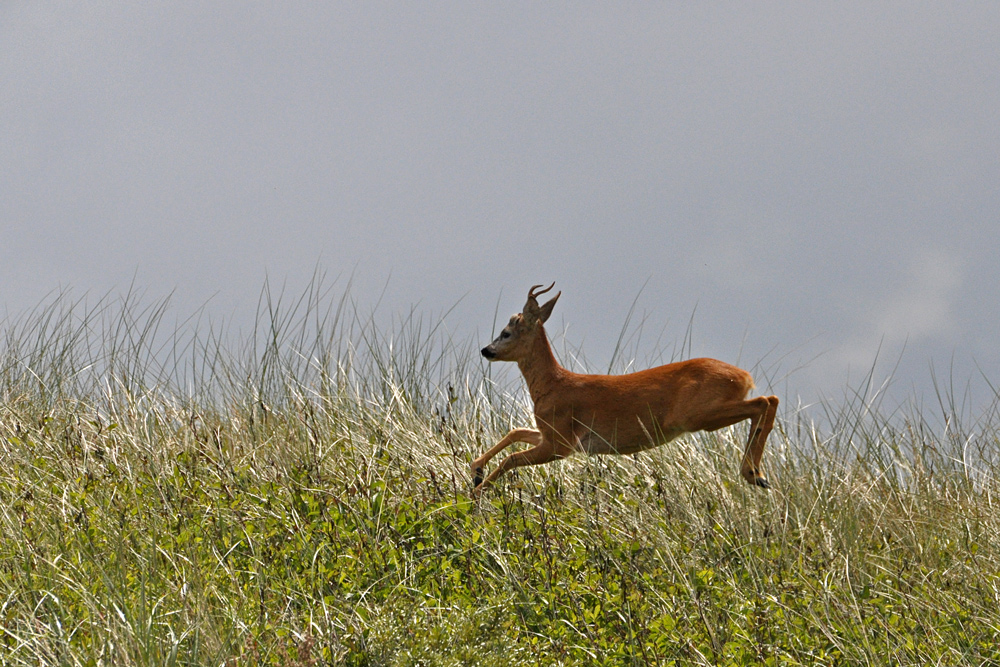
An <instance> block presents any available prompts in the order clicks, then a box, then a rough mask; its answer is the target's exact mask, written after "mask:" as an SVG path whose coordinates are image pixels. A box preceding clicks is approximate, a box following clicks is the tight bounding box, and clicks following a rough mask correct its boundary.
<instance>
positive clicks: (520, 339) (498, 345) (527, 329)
mask: <svg viewBox="0 0 1000 667" xmlns="http://www.w3.org/2000/svg"><path fill="white" fill-rule="evenodd" d="M553 286H555V283H552V284H551V285H549V286H548V287H546V288H545V289H543V290H539V289H538V288H539V287H541V285H535V286H534V287H532V288H531V289H530V290H528V300H527V301H526V302H525V304H524V310H523V311H522V312H520V313H518V314H517V315H514V316H513V317H511V318H510V322H508V323H507V326H505V327H504V328H503V330H501V331H500V335H498V336H497V337H496V339H495V340H494V341H493V342H492V343H490V344H489V345H487V346H486V347H484V348H483V349H482V350H481V352H482V355H483V356H484V357H486V358H487V359H489V360H490V361H517V360H518V359H521V358H522V357H524V356H525V355H527V354H528V353H529V352H530V350H531V347H532V344H533V342H534V340H535V337H536V336H538V334H539V333H540V332H541V331H542V325H543V324H545V321H546V320H548V319H549V315H551V314H552V308H553V307H555V305H556V301H557V300H558V299H559V297H560V295H562V292H559V293H558V294H556V295H555V296H554V297H552V298H551V299H549V300H548V301H547V302H545V304H544V305H542V306H539V305H538V297H539V296H541V295H542V294H545V293H546V292H548V291H549V290H551V289H552V287H553Z"/></svg>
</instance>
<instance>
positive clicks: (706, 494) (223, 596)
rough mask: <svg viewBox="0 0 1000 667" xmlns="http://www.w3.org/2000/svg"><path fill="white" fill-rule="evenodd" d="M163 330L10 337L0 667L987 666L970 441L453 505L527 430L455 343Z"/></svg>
mask: <svg viewBox="0 0 1000 667" xmlns="http://www.w3.org/2000/svg"><path fill="white" fill-rule="evenodd" d="M327 304H332V305H327ZM166 306H167V304H166V303H165V302H157V303H155V304H153V305H151V306H145V305H143V303H142V299H141V298H138V297H136V296H135V295H129V296H127V297H125V298H123V299H121V300H117V301H116V300H111V299H105V300H100V301H99V302H98V303H97V304H96V305H88V304H86V303H85V302H83V301H78V302H75V303H74V302H72V301H70V300H69V299H68V298H67V297H65V296H64V297H60V298H56V299H54V300H52V301H51V302H50V303H48V304H47V305H44V306H42V307H39V309H38V310H36V311H35V312H33V313H28V314H25V315H23V316H20V317H19V318H17V319H15V320H11V321H8V322H6V323H5V324H4V336H5V341H4V344H3V345H4V347H3V350H2V355H3V356H2V357H0V393H2V394H0V399H2V401H0V511H2V528H0V531H2V539H0V658H2V659H0V663H2V664H4V665H39V664H45V665H63V664H65V665H112V664H113V665H133V664H134V665H257V664H270V665H322V664H337V665H341V664H342V665H478V664H483V665H521V664H524V665H551V664H566V665H578V664H588V665H590V664H592V665H631V664H634V665H671V664H677V665H681V664H683V665H697V664H704V665H715V664H733V665H751V664H752V665H756V664H775V665H777V664H782V665H786V664H791V665H794V664H805V665H813V664H817V665H863V664H873V665H927V664H936V665H970V664H971V665H987V664H989V665H992V664H1000V612H998V609H1000V519H998V512H997V510H996V508H995V507H994V500H995V499H996V498H997V497H998V492H1000V488H998V483H997V474H996V473H997V457H996V451H997V446H998V436H1000V429H998V428H997V427H996V426H995V425H994V424H993V423H992V421H990V420H985V419H984V420H983V421H980V422H974V423H973V425H972V426H970V427H968V428H965V427H962V426H961V425H960V424H958V423H957V421H956V420H957V417H956V416H955V415H954V414H952V413H950V412H948V410H947V405H948V404H947V402H943V404H944V405H945V407H946V410H945V412H946V413H947V414H946V416H947V417H948V418H949V420H948V421H947V422H946V424H945V425H943V426H940V427H935V426H933V424H934V423H936V422H935V420H932V419H931V418H930V417H929V416H928V415H920V414H916V415H907V414H904V413H893V414H892V415H890V416H883V415H881V414H880V412H879V410H878V402H877V397H876V399H875V400H873V399H872V398H871V397H869V396H867V395H866V394H865V393H864V392H859V393H857V394H849V395H848V398H846V399H845V400H843V401H842V402H841V403H840V404H837V405H833V404H828V405H825V406H816V407H814V408H812V409H811V410H809V411H798V412H796V411H793V410H790V409H789V408H788V407H787V406H788V405H789V402H788V401H786V402H785V403H784V408H785V409H784V412H783V413H782V415H781V420H780V423H779V426H778V428H776V429H775V432H774V433H773V434H772V436H771V439H770V441H769V448H768V451H767V453H766V455H765V466H766V473H767V474H768V476H769V477H770V478H771V481H772V483H773V484H774V486H775V488H774V489H773V490H772V491H770V492H762V491H760V490H757V489H753V488H750V487H748V486H747V485H745V484H744V483H743V482H742V480H741V479H740V477H739V472H738V458H739V453H740V452H741V441H742V439H743V438H744V437H745V431H746V426H745V425H744V426H743V427H735V428H733V429H731V430H725V431H721V432H718V433H715V434H697V435H692V436H687V437H684V438H682V439H679V440H677V441H675V442H673V443H669V444H668V445H666V446H664V447H662V448H659V449H657V450H654V451H652V452H647V453H643V454H640V455H638V456H634V457H622V458H616V457H596V458H585V457H575V458H572V459H569V460H566V461H562V462H559V463H555V464H551V465H548V466H544V467H541V468H537V469H530V470H521V471H518V472H517V473H512V474H511V475H509V476H507V477H505V478H503V479H502V481H501V483H499V484H498V485H497V486H496V487H494V488H493V489H491V490H490V491H488V492H487V493H486V494H485V496H484V499H483V501H482V502H481V503H478V504H477V503H475V502H473V501H472V500H471V499H470V497H469V491H470V480H469V476H468V467H467V466H468V462H469V460H471V458H473V457H474V456H476V455H478V454H479V453H480V452H481V451H482V450H484V449H485V448H487V447H488V446H489V445H491V444H492V443H493V442H495V441H496V440H497V439H498V438H499V437H501V436H502V435H503V433H505V431H506V430H507V429H508V428H510V427H511V426H515V425H526V424H528V423H530V416H529V409H528V406H526V405H524V404H523V403H522V402H521V400H520V399H519V398H518V397H519V396H521V394H520V393H519V391H518V385H517V384H516V383H512V384H510V385H509V386H507V385H503V384H500V385H498V384H497V383H496V382H495V381H493V380H491V378H490V376H489V375H487V374H484V373H486V372H487V369H485V368H484V367H483V366H481V365H480V364H479V361H478V359H476V354H475V347H474V346H473V345H472V343H471V342H469V343H457V342H455V341H453V340H451V339H450V338H449V337H448V335H447V334H446V332H445V331H444V330H443V328H442V327H441V326H439V325H437V324H436V323H435V322H434V321H430V320H427V319H426V318H421V317H420V316H419V315H417V314H415V313H411V314H410V315H409V316H407V317H405V318H401V319H397V320H396V321H393V322H391V323H389V324H385V325H382V326H381V327H379V326H376V325H375V324H374V320H373V318H370V317H365V316H363V315H362V314H360V313H359V312H358V309H357V308H356V307H355V306H354V304H352V303H351V302H350V300H349V299H346V298H344V299H339V300H338V299H334V298H331V295H330V294H329V292H328V291H324V290H322V289H319V288H317V287H314V288H312V289H311V290H310V291H309V292H307V293H306V294H305V295H303V297H302V298H301V299H299V300H293V301H291V302H288V301H287V299H282V298H281V297H275V298H272V296H271V295H270V294H269V292H267V291H266V290H265V293H264V297H263V298H262V301H261V308H260V312H259V317H258V325H257V328H256V331H254V332H251V333H250V334H248V335H247V336H245V337H240V336H239V335H235V334H230V333H228V332H227V331H226V330H225V328H214V329H213V326H212V325H211V324H205V323H204V322H201V323H199V322H198V321H197V319H196V318H195V319H192V320H189V321H185V322H180V323H178V324H177V325H176V326H175V327H174V328H173V330H170V327H167V326H166V323H165V319H166V313H167V312H168V311H169V309H168V308H167V307H166ZM988 414H989V413H988Z"/></svg>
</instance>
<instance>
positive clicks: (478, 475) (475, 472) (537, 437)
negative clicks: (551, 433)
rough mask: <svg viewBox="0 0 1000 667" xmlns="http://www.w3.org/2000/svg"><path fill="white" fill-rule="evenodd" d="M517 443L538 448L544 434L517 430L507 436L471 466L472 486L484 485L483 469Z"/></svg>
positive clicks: (523, 429)
mask: <svg viewBox="0 0 1000 667" xmlns="http://www.w3.org/2000/svg"><path fill="white" fill-rule="evenodd" d="M515 442H526V443H528V444H529V445H532V446H535V447H537V446H538V445H540V444H542V432H541V431H536V430H535V429H533V428H515V429H513V430H512V431H511V432H510V433H508V434H507V435H505V436H504V437H503V439H502V440H501V441H500V442H498V443H497V444H495V445H494V446H493V447H492V448H490V450H489V451H487V452H486V453H485V454H483V455H482V456H480V457H479V458H478V459H476V460H475V461H473V462H472V464H471V465H470V467H471V468H472V486H474V487H477V488H478V487H479V485H480V484H482V483H483V468H484V467H485V466H486V464H487V463H489V462H490V460H491V459H492V458H493V457H494V456H496V455H497V454H499V453H500V452H502V451H503V450H505V449H506V448H507V447H509V446H510V445H512V444H514V443H515Z"/></svg>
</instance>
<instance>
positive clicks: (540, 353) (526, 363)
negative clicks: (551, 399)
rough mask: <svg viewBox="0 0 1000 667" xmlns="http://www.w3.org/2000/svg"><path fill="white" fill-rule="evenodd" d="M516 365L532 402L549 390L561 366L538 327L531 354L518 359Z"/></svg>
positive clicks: (546, 338) (560, 370) (560, 371)
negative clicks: (526, 385)
mask: <svg viewBox="0 0 1000 667" xmlns="http://www.w3.org/2000/svg"><path fill="white" fill-rule="evenodd" d="M517 366H518V368H520V369H521V374H522V375H523V376H524V381H525V382H526V383H527V384H528V393H530V394H531V400H532V401H533V402H537V401H538V399H539V398H540V397H541V396H543V395H544V394H546V393H548V392H549V390H550V389H551V387H552V384H553V383H554V382H556V380H557V379H558V377H559V375H560V373H562V371H563V368H562V366H560V365H559V362H558V361H556V357H555V355H554V354H552V347H551V346H550V345H549V339H548V337H547V336H546V335H545V329H543V328H541V327H539V329H538V335H537V336H535V340H534V342H533V343H532V347H531V354H529V355H527V356H526V357H524V358H522V359H519V360H518V362H517Z"/></svg>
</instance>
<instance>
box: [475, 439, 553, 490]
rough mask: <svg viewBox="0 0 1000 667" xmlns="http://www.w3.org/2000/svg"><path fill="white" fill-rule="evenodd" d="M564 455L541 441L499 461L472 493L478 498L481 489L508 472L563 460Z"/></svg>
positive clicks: (550, 444) (549, 444) (551, 445)
mask: <svg viewBox="0 0 1000 667" xmlns="http://www.w3.org/2000/svg"><path fill="white" fill-rule="evenodd" d="M566 454H567V452H565V451H563V450H561V449H560V450H557V448H556V447H555V446H553V444H552V443H551V442H545V441H542V442H541V443H540V444H538V445H535V446H534V447H532V448H531V449H526V450H524V451H523V452H515V453H514V454H511V455H510V456H508V457H507V458H505V459H504V460H503V461H501V462H500V465H498V466H497V468H496V470H494V471H493V472H491V473H490V476H489V477H487V478H486V479H485V481H483V483H482V484H479V485H477V486H476V488H475V491H474V492H473V493H474V494H475V496H476V497H477V498H478V497H479V495H480V494H481V493H482V492H483V489H485V488H486V487H488V486H489V485H490V484H492V483H493V482H494V481H496V478H497V477H499V476H500V475H502V474H504V473H505V472H507V471H508V470H513V469H514V468H520V467H521V466H535V465H541V464H542V463H548V462H549V461H555V460H556V459H561V458H564V457H565V456H566Z"/></svg>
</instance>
